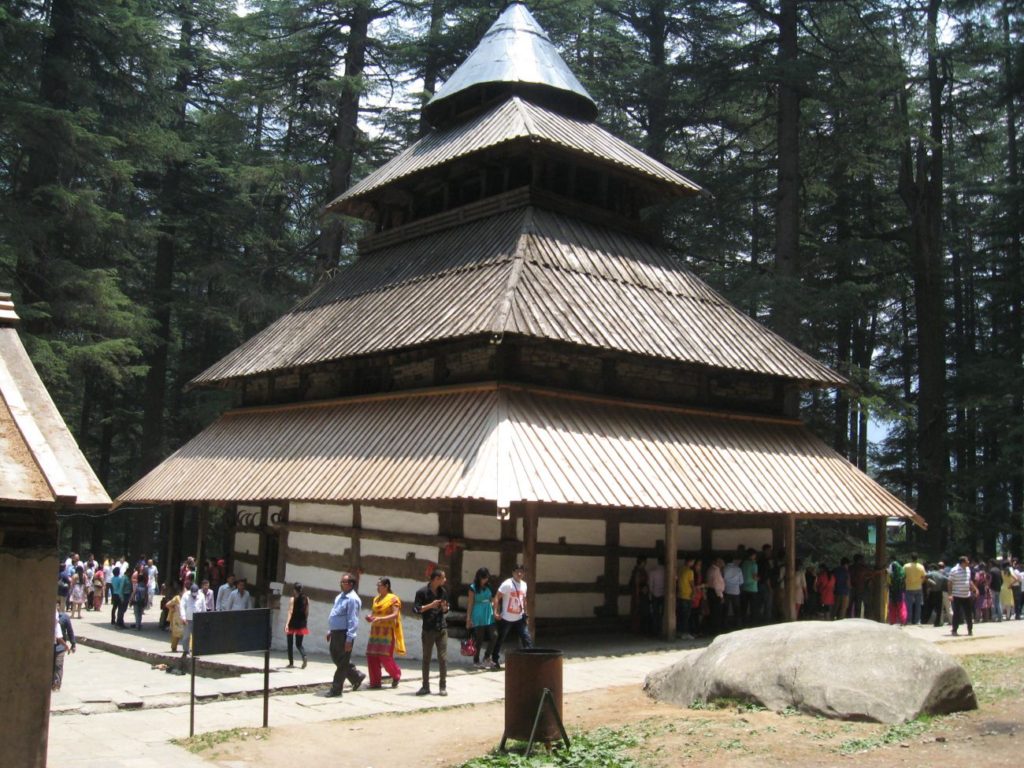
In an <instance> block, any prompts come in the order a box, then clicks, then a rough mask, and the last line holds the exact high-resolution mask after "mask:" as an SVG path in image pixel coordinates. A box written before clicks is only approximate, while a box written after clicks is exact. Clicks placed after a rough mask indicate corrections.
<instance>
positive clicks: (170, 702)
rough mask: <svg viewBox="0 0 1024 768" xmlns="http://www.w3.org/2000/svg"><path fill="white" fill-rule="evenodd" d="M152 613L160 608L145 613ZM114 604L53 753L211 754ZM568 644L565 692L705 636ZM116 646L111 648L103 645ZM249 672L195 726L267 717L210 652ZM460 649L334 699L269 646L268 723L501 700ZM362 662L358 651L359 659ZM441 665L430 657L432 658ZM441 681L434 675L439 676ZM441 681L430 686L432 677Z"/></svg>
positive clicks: (67, 695) (96, 627)
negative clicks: (445, 663)
mask: <svg viewBox="0 0 1024 768" xmlns="http://www.w3.org/2000/svg"><path fill="white" fill-rule="evenodd" d="M150 615H151V616H155V612H151V613H150ZM108 622H109V613H107V614H95V613H88V612H86V613H84V614H83V618H82V619H80V620H76V621H75V631H76V633H77V634H78V635H79V636H80V641H79V645H78V652H77V653H76V654H75V655H73V656H71V657H70V658H69V659H68V660H67V662H66V663H65V675H64V686H63V688H62V690H61V691H60V692H58V693H55V694H53V698H52V701H51V718H50V734H49V755H48V764H49V765H50V766H53V768H63V767H64V766H67V765H70V764H79V763H82V762H83V761H84V762H89V761H91V760H94V759H95V760H100V761H101V762H102V764H103V765H104V768H122V766H123V767H125V768H127V766H131V767H132V768H150V766H153V767H154V768H155V767H156V766H160V767H161V768H162V767H163V766H170V765H174V766H176V768H178V767H181V768H189V767H191V766H204V765H206V763H205V762H204V761H203V760H201V759H200V758H198V757H196V756H194V755H191V754H190V753H188V752H186V751H185V750H184V749H181V748H179V747H177V746H175V745H173V744H170V743H169V741H170V739H173V738H182V737H185V736H188V725H189V706H188V705H189V684H190V677H188V676H179V675H175V674H169V673H168V672H166V671H163V670H162V669H159V668H154V665H162V664H165V665H171V666H176V660H177V658H178V657H177V656H175V655H173V654H171V653H170V645H169V642H168V640H167V634H166V633H165V632H161V631H159V630H158V629H156V626H155V622H153V621H150V622H146V623H145V624H144V628H143V630H142V631H141V632H140V631H136V630H130V629H124V630H119V629H115V628H113V627H111V626H110V625H109V623H108ZM905 631H908V632H912V633H914V634H915V635H916V636H920V637H922V638H925V639H927V640H930V641H933V642H940V643H948V642H953V643H956V642H972V640H969V639H968V638H964V637H961V638H951V637H949V630H948V628H946V629H944V630H939V629H934V628H932V627H913V628H907V629H906V630H905ZM1010 633H1013V634H1015V635H1020V636H1021V637H1022V638H1024V622H1005V623H1003V624H982V625H979V626H976V628H975V638H974V640H973V642H978V641H984V640H985V639H986V638H991V640H995V639H996V638H997V637H999V636H1003V635H1007V634H1010ZM551 644H552V645H555V646H556V647H559V648H561V649H563V651H564V653H565V657H566V658H565V665H564V669H563V691H564V693H565V694H566V695H569V694H573V693H578V692H582V691H591V690H598V689H601V688H608V687H613V686H620V685H639V684H641V683H642V681H643V679H644V677H645V675H647V673H648V672H651V671H653V670H655V669H659V668H661V667H663V666H666V665H668V664H671V663H673V662H674V661H676V660H677V659H679V658H681V657H682V656H683V655H684V654H686V653H689V652H691V651H692V650H694V649H696V648H700V647H702V646H703V643H701V642H699V641H696V642H693V641H691V642H682V641H680V642H677V643H672V644H669V643H665V642H661V641H655V640H646V639H635V638H629V637H626V638H607V637H598V638H597V639H594V638H575V637H571V638H557V639H556V640H555V641H554V642H552V643H551ZM104 649H111V650H104ZM214 660H215V662H216V663H217V664H226V665H230V666H232V667H236V668H245V669H248V670H252V671H248V672H244V673H242V674H240V675H235V676H231V677H219V678H216V677H198V676H197V678H196V695H197V697H198V700H197V703H196V708H195V717H196V732H197V733H204V732H209V731H218V730H223V729H227V728H238V727H253V728H258V727H259V726H260V725H261V724H262V722H263V697H262V691H263V654H260V653H257V654H231V655H225V656H217V657H212V658H211V659H210V661H214ZM469 661H471V660H467V659H463V658H461V657H459V658H455V659H451V658H450V659H449V662H450V664H449V682H448V692H449V696H448V697H446V698H441V697H439V696H436V695H433V696H426V697H418V696H416V695H415V691H416V689H417V688H419V682H420V680H419V678H420V673H419V662H418V661H417V660H402V661H400V665H401V667H402V671H403V681H402V683H401V684H400V685H399V687H398V688H397V689H394V690H392V689H390V688H388V687H387V686H386V685H385V688H384V689H382V690H377V691H367V690H365V689H361V690H359V691H358V692H355V693H352V692H350V691H348V689H347V686H346V691H345V694H344V695H343V696H342V697H341V698H326V697H324V695H323V692H324V691H325V690H326V688H327V683H328V682H329V681H330V679H331V676H332V675H333V672H334V665H333V664H332V663H331V660H330V658H329V657H327V656H316V655H311V656H310V657H309V666H308V667H307V668H306V669H299V668H297V667H296V668H293V669H288V668H287V667H286V664H287V659H286V657H285V654H284V653H283V652H281V651H273V652H271V665H270V666H271V673H270V686H271V691H272V696H271V698H270V706H269V721H270V725H271V727H274V726H282V725H290V724H296V723H314V722H322V721H326V720H338V719H345V718H356V717H365V716H368V715H373V714H378V713H398V712H408V711H412V710H420V709H427V708H437V707H448V706H457V705H462V704H476V703H486V702H492V701H500V700H501V699H502V698H503V696H504V673H502V672H481V671H477V670H475V669H473V667H472V665H471V664H469V663H468V662H469ZM356 663H357V665H358V666H359V667H360V669H362V670H364V671H365V659H362V658H360V659H357V660H356ZM434 672H435V674H436V664H435V665H434ZM435 682H436V681H435ZM435 689H436V685H435Z"/></svg>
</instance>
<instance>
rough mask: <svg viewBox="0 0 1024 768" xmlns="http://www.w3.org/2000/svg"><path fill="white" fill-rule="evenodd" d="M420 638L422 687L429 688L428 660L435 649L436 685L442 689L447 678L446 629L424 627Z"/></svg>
mask: <svg viewBox="0 0 1024 768" xmlns="http://www.w3.org/2000/svg"><path fill="white" fill-rule="evenodd" d="M422 640H423V664H422V672H423V674H422V680H423V682H422V687H424V688H430V661H431V657H433V655H434V651H437V686H438V688H440V689H441V690H442V691H443V690H445V685H446V684H447V680H448V630H447V629H424V630H423V635H422Z"/></svg>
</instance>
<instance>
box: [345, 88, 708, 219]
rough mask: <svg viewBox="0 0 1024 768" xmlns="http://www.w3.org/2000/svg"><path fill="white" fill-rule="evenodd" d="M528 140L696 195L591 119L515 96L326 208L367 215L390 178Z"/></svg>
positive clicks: (431, 137)
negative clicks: (372, 199)
mask: <svg viewBox="0 0 1024 768" xmlns="http://www.w3.org/2000/svg"><path fill="white" fill-rule="evenodd" d="M514 142H529V143H533V144H539V145H547V146H550V147H554V148H557V149H558V150H560V151H562V152H566V153H568V154H570V155H573V154H575V155H579V156H582V157H586V158H588V159H590V160H592V161H596V162H598V163H600V164H604V165H606V166H608V167H611V168H614V169H617V170H619V171H620V172H621V173H624V174H629V175H630V176H633V177H636V178H641V179H644V180H646V181H647V182H648V183H650V184H653V185H655V186H657V187H658V188H659V189H660V190H661V192H662V194H664V195H666V196H670V195H671V196H678V195H694V194H697V193H699V192H700V191H701V188H700V186H698V185H697V184H696V183H694V182H693V181H690V180H689V179H688V178H686V177H685V176H683V175H682V174H681V173H678V172H676V171H674V170H673V169H671V168H669V167H668V166H667V165H665V164H664V163H659V162H658V161H657V160H655V159H653V158H651V157H648V156H647V155H645V154H644V153H643V152H641V151H640V150H638V149H636V148H635V147H633V146H630V145H629V144H627V143H626V142H625V141H623V140H622V139H620V138H617V137H615V136H613V135H612V134H610V133H608V131H606V130H604V128H602V127H601V126H599V125H597V124H596V123H593V122H591V121H589V120H580V119H573V118H569V117H566V116H564V115H561V114H559V113H558V112H555V111H553V110H550V109H545V108H544V107H541V106H538V105H536V104H531V103H530V102H528V101H525V100H523V99H520V98H518V97H513V98H510V99H508V100H507V101H505V102H503V103H501V104H499V105H498V106H496V107H493V108H492V109H490V110H489V111H487V112H485V113H483V114H481V115H478V116H477V117H475V118H472V119H470V120H468V121H466V122H463V123H460V124H459V125H456V126H454V127H452V128H447V129H445V130H441V131H433V132H431V133H428V134H427V135H426V136H424V137H423V138H422V139H420V140H419V141H417V142H416V143H415V144H412V145H411V146H409V147H408V148H406V149H405V150H404V151H403V152H401V153H399V154H398V155H397V156H396V157H394V158H392V159H391V160H390V161H389V162H387V163H385V164H384V165H383V166H381V167H380V168H378V169H377V170H376V171H374V172H373V173H371V174H370V175H369V176H367V177H366V178H364V179H363V180H362V181H360V182H359V183H357V184H355V185H353V186H352V187H351V188H350V189H348V190H347V191H346V192H345V193H344V194H342V195H340V196H339V197H338V198H336V199H335V200H334V201H332V202H331V203H330V204H328V206H327V208H328V209H329V210H334V211H338V212H341V213H347V214H351V215H353V216H369V215H370V214H371V212H372V209H371V208H369V207H368V206H367V203H366V202H365V201H366V198H368V197H371V196H372V194H373V193H374V192H376V191H378V190H380V189H382V188H384V187H386V186H388V185H389V184H393V183H395V182H397V181H400V180H402V179H406V178H409V177H412V176H415V175H416V174H418V173H422V172H424V171H427V170H429V169H431V168H437V167H438V166H441V165H444V164H446V163H450V162H452V161H454V160H457V159H460V158H466V157H471V156H473V155H474V154H476V153H479V152H482V151H484V150H489V149H493V148H495V147H499V146H502V145H507V144H512V143H514Z"/></svg>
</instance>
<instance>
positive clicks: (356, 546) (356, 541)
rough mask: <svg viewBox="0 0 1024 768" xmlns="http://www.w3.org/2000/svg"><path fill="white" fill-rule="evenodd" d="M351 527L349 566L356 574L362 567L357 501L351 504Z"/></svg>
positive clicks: (361, 517) (360, 511)
mask: <svg viewBox="0 0 1024 768" xmlns="http://www.w3.org/2000/svg"><path fill="white" fill-rule="evenodd" d="M352 527H353V528H354V529H355V531H354V532H353V533H352V565H351V566H349V568H350V570H351V571H352V573H355V574H358V573H359V572H360V571H361V570H362V569H363V535H362V534H361V533H360V529H361V528H362V527H363V508H362V506H360V504H359V502H355V503H353V504H352ZM427 578H428V579H429V578H430V576H429V575H428V576H427ZM358 581H359V577H358V576H356V582H357V583H358ZM372 599H373V598H372V597H371V600H372Z"/></svg>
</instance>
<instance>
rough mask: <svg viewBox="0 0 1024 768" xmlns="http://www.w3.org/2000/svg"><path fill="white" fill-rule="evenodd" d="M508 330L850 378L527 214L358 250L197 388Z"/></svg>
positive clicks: (613, 251) (596, 242)
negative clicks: (358, 253) (349, 261)
mask: <svg viewBox="0 0 1024 768" xmlns="http://www.w3.org/2000/svg"><path fill="white" fill-rule="evenodd" d="M509 334H518V335H521V336H526V337H531V338H534V339H543V340H550V341H557V342H566V343H569V344H574V345H578V346H580V347H581V348H589V349H598V350H614V351H619V352H624V353H631V354H637V355H644V356H650V357H655V358H660V359H664V360H670V361H676V362H681V363H688V364H693V365H698V366H708V367H711V368H717V369H727V370H736V371H746V372H752V373H759V374H764V375H769V376H774V377H780V378H784V379H789V380H794V381H798V382H803V383H808V384H824V385H837V384H842V383H844V382H845V379H843V377H842V376H840V375H839V374H837V373H836V372H834V371H832V370H831V369H829V368H828V367H827V366H825V365H822V364H821V363H819V362H818V361H817V360H815V359H814V358H812V357H811V356H809V355H807V354H806V353H804V352H802V351H801V350H799V349H798V348H796V347H795V346H793V345H792V344H790V343H789V342H787V341H785V340H784V339H782V338H781V337H780V336H778V335H776V334H775V333H773V332H772V331H770V330H768V329H767V328H765V327H764V326H762V325H760V324H759V323H757V322H756V321H754V320H753V319H751V318H750V317H748V316H747V315H745V314H743V313H742V312H740V311H739V310H738V309H736V308H735V307H733V306H732V305H731V304H729V302H728V301H726V300H725V299H724V298H722V296H720V295H719V294H717V293H716V292H715V291H713V290H711V288H709V287H708V286H707V285H706V284H705V283H703V282H702V281H701V280H699V279H698V278H697V277H695V276H694V275H693V274H692V273H691V272H689V271H688V270H687V269H685V268H684V267H683V266H682V265H681V264H679V262H678V261H677V260H676V259H674V258H673V257H672V256H670V255H669V254H668V253H666V252H665V251H663V250H661V249H659V248H657V247H655V246H653V245H652V244H650V243H649V242H647V241H646V240H644V239H642V238H640V237H637V236H634V235H630V234H626V233H623V232H621V231H618V230H615V229H610V228H605V227H601V226H597V225H595V224H589V223H585V222H583V221H581V220H578V219H572V218H568V217H566V216H563V215H560V214H555V213H552V212H549V211H545V210H543V209H540V208H535V207H532V206H529V205H526V206H524V207H521V208H518V209H515V210H511V211H506V212H504V213H500V214H496V215H490V216H485V217H484V218H481V219H477V220H475V221H469V222H465V223H461V224H457V225H454V226H450V227H448V228H445V229H442V230H440V231H437V232H433V233H430V234H426V235H422V236H419V237H412V238H411V239H408V240H404V241H399V242H395V243H393V244H391V245H386V246H384V247H381V248H379V249H377V250H374V251H371V252H369V253H366V254H365V255H363V256H362V257H361V258H360V259H359V260H358V261H357V262H356V263H355V264H354V265H353V266H351V267H349V268H348V269H345V270H343V271H341V272H340V273H339V274H338V275H337V276H336V277H335V278H334V279H333V280H332V281H331V282H329V283H327V284H325V285H324V286H322V287H321V288H320V289H318V290H317V291H315V292H314V293H313V294H312V295H311V296H309V297H308V298H307V299H305V300H304V301H303V302H301V303H300V304H299V305H297V306H296V307H295V308H294V309H293V310H292V311H290V312H288V313H287V314H285V315H284V316H283V317H281V318H279V319H278V320H277V321H276V322H274V323H273V324H271V325H270V326H268V327H267V328H266V329H264V330H263V331H262V332H260V333H258V334H257V335H256V336H254V337H253V338H252V339H250V340H249V341H247V342H245V343H244V344H242V345H241V346H240V347H238V348H237V349H235V350H234V351H233V352H231V353H230V354H229V355H227V356H226V357H224V358H223V359H222V360H220V361H219V362H217V363H216V364H214V365H213V366H211V367H210V368H208V369H207V370H206V371H204V372H203V373H201V374H200V375H199V376H197V377H196V378H195V379H194V380H193V381H192V383H193V384H212V383H215V382H222V381H226V380H231V379H240V378H244V377H247V376H252V375H258V374H264V373H269V372H274V371H284V370H289V369H296V368H302V367H304V366H310V365H315V364H318V363H323V362H328V361H331V360H339V359H343V358H347V357H353V356H357V355H367V354H373V353H380V352H389V351H396V350H400V349H405V348H410V347H415V346H418V345H423V344H427V343H431V342H438V341H444V340H451V339H460V338H467V337H474V336H489V337H493V338H500V337H502V336H506V335H509Z"/></svg>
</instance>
